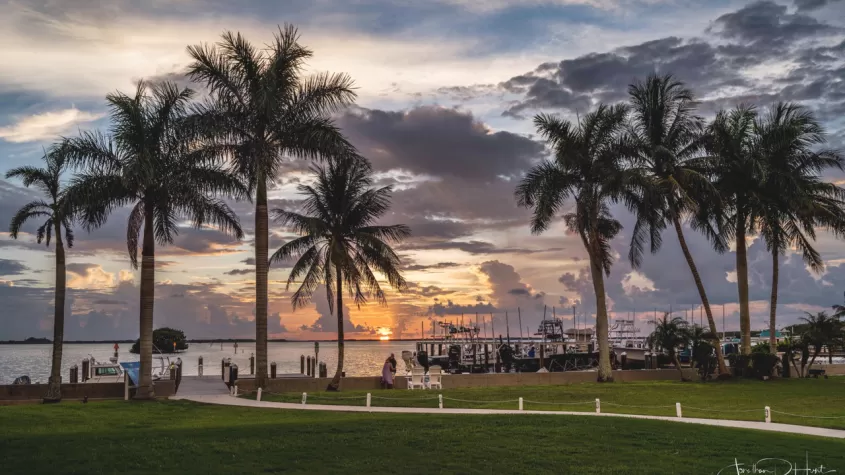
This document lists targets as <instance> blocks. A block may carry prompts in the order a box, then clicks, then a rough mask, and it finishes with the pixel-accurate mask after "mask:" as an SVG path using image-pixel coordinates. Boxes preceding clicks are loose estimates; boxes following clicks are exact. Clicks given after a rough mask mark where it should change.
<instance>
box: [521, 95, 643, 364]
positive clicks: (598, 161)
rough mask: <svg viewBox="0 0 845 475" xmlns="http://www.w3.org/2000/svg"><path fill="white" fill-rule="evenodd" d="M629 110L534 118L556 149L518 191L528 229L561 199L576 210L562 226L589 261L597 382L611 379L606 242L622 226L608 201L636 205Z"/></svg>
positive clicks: (538, 226)
mask: <svg viewBox="0 0 845 475" xmlns="http://www.w3.org/2000/svg"><path fill="white" fill-rule="evenodd" d="M626 114H627V108H626V107H625V106H622V105H617V106H606V105H600V106H599V107H598V108H597V109H596V110H595V111H594V112H591V113H589V114H587V115H586V116H584V118H583V120H582V121H580V122H579V123H578V124H574V125H573V124H572V123H570V122H568V121H565V120H561V119H560V118H557V117H554V116H549V115H545V114H540V115H537V116H536V117H534V125H535V127H536V128H537V131H538V133H539V134H540V135H541V136H542V137H543V138H544V139H545V140H546V142H547V143H548V145H549V146H550V147H551V149H552V152H553V153H554V159H553V161H547V162H544V163H541V164H539V165H536V166H535V167H534V168H532V169H531V170H530V171H529V172H528V174H527V175H526V176H525V178H524V179H523V180H522V182H521V183H520V184H519V186H518V187H517V189H516V199H517V203H518V204H519V206H523V207H527V208H532V209H533V216H532V218H531V232H532V233H534V234H540V233H542V232H543V231H545V230H546V229H548V228H549V226H550V225H551V223H552V221H553V219H554V218H555V216H556V215H557V214H558V212H560V211H561V209H562V208H563V206H564V203H565V202H566V201H567V200H568V199H572V200H573V201H574V204H575V210H574V211H573V212H569V213H567V214H565V215H564V220H565V222H566V226H567V227H568V228H569V230H570V231H572V232H574V233H577V234H578V235H579V236H580V238H581V242H582V243H583V245H584V248H585V249H586V250H587V255H588V256H589V260H590V272H591V275H592V278H593V289H594V291H595V295H596V309H597V311H596V334H597V336H596V337H597V339H598V344H599V371H598V380H599V381H612V380H613V374H612V372H611V366H610V349H609V347H608V344H609V342H608V321H607V304H606V301H605V289H604V275H605V274H608V275H609V274H610V267H611V264H612V263H613V253H612V251H611V248H610V241H611V239H613V237H614V236H616V235H617V234H618V233H619V231H620V230H621V229H622V226H621V224H619V222H618V221H617V220H616V219H614V218H613V216H612V215H611V213H610V204H611V203H614V202H619V201H623V202H625V203H626V204H627V205H629V207H631V206H632V205H634V204H635V203H637V201H636V198H635V196H634V193H633V191H632V190H634V188H633V186H632V185H631V183H633V182H634V180H633V177H632V176H631V173H630V172H629V171H628V170H626V168H625V165H626V153H627V152H626V150H627V146H626V144H625V140H624V138H623V132H624V126H625V117H626Z"/></svg>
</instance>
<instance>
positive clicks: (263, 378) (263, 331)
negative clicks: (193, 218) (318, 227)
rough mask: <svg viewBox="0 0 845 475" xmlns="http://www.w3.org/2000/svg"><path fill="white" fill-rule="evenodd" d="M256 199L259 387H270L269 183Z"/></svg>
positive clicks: (261, 184)
mask: <svg viewBox="0 0 845 475" xmlns="http://www.w3.org/2000/svg"><path fill="white" fill-rule="evenodd" d="M255 194H256V197H255V198H256V199H255V386H256V387H257V388H266V387H267V273H268V271H269V262H268V261H267V246H268V239H269V229H268V226H269V225H268V220H267V182H266V179H265V177H263V176H261V177H259V180H258V186H257V190H256V193H255Z"/></svg>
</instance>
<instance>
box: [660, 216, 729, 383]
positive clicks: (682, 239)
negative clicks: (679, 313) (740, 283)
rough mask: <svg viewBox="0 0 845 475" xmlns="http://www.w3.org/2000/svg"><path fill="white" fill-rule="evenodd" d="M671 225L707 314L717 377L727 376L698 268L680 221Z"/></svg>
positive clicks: (673, 220)
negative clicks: (717, 366)
mask: <svg viewBox="0 0 845 475" xmlns="http://www.w3.org/2000/svg"><path fill="white" fill-rule="evenodd" d="M672 223H673V224H674V225H675V232H676V233H677V234H678V242H679V243H680V244H681V250H682V251H683V252H684V258H685V259H686V260H687V265H688V266H689V269H690V272H692V279H693V280H694V281H695V287H696V288H697V289H698V295H699V297H701V306H702V307H704V313H706V314H707V324H708V325H709V327H710V333H712V334H713V337H714V339H715V340H714V345H713V346H715V347H716V361H717V362H718V365H719V375H720V376H722V375H728V374H730V373H729V372H728V367H727V366H726V365H725V355H724V353H723V352H722V342H721V341H720V340H719V334H718V333H717V330H716V320H714V319H713V312H712V311H711V310H710V301H709V300H708V299H707V292H706V291H705V290H704V283H703V282H702V281H701V276H700V275H699V274H698V266H696V265H695V261H694V260H693V258H692V253H691V252H690V250H689V247H687V240H686V238H685V237H684V228H683V227H682V226H681V220H680V219H679V218H678V216H674V217H673V218H672Z"/></svg>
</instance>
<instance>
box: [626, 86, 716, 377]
mask: <svg viewBox="0 0 845 475" xmlns="http://www.w3.org/2000/svg"><path fill="white" fill-rule="evenodd" d="M628 94H629V96H630V99H629V101H630V104H631V110H632V112H633V113H632V120H631V123H630V129H629V130H630V135H631V138H632V140H633V142H634V144H635V146H636V150H637V160H636V165H635V166H636V167H638V168H640V169H641V173H642V174H643V175H645V176H646V177H647V181H646V186H645V187H644V194H643V205H644V206H643V207H641V209H638V210H637V211H636V215H637V221H636V224H635V225H634V230H633V232H632V234H631V246H630V252H629V253H628V258H629V260H630V261H631V265H632V266H633V267H635V268H636V267H638V266H639V265H640V263H641V262H642V256H643V253H644V248H645V245H646V241H649V247H650V251H651V252H652V253H656V252H657V251H658V250H659V249H660V246H661V244H662V238H661V232H662V231H663V230H664V229H666V227H667V226H668V225H669V223H671V224H672V226H673V227H674V228H675V233H676V234H677V236H678V242H679V243H680V245H681V250H682V251H683V253H684V258H685V259H686V261H687V265H688V266H689V269H690V272H691V273H692V278H693V281H694V282H695V286H696V288H697V289H698V295H699V297H700V298H701V304H702V307H704V312H705V313H706V314H707V322H708V324H709V327H710V333H711V334H712V335H713V336H716V335H717V330H716V321H715V320H714V318H713V312H712V310H711V308H710V301H709V299H708V298H707V292H706V291H705V289H704V283H703V282H702V280H701V276H700V275H699V273H698V267H697V266H696V264H695V260H694V259H693V257H692V253H691V252H690V250H689V247H688V246H687V241H686V238H685V237H684V230H683V225H682V221H683V220H684V219H685V218H687V217H688V218H689V220H690V224H691V226H692V227H693V228H694V229H698V230H700V231H703V232H704V233H705V234H706V236H707V237H708V238H709V240H710V242H711V243H712V244H713V247H714V248H715V249H716V251H717V252H720V253H722V252H725V250H726V249H727V246H726V245H725V243H724V241H723V240H722V238H721V237H720V236H719V234H718V233H717V232H716V231H715V230H714V229H713V228H712V226H711V225H710V224H709V223H708V222H707V220H699V219H696V217H697V216H698V210H699V203H702V202H707V201H710V200H714V199H718V193H717V192H716V190H715V188H714V187H713V186H712V185H711V183H710V180H709V178H708V176H707V162H706V160H705V159H704V158H702V157H701V155H700V152H701V150H702V140H701V137H702V131H703V121H702V119H701V118H700V117H698V116H696V115H695V113H694V110H695V104H696V103H695V97H694V96H693V93H692V91H690V90H689V89H687V88H686V87H685V86H684V84H683V83H682V82H680V81H678V80H676V79H675V78H673V77H672V76H671V75H669V74H667V75H665V76H658V75H657V74H650V75H649V76H648V77H647V78H646V80H645V81H644V82H640V83H636V84H632V85H630V86H629V87H628ZM714 346H715V347H716V359H717V361H718V365H719V375H728V374H729V373H728V369H727V366H726V365H725V357H724V355H723V354H722V345H721V344H720V343H719V340H718V337H716V339H715V341H714Z"/></svg>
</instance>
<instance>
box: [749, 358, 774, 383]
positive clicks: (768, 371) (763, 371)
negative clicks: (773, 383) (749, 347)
mask: <svg viewBox="0 0 845 475" xmlns="http://www.w3.org/2000/svg"><path fill="white" fill-rule="evenodd" d="M778 361H780V358H778V357H777V355H773V354H771V353H761V352H758V353H752V354H751V366H752V369H753V372H754V376H756V377H758V378H761V379H762V378H763V377H764V376H771V375H772V373H773V372H774V369H775V366H776V365H777V364H778Z"/></svg>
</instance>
